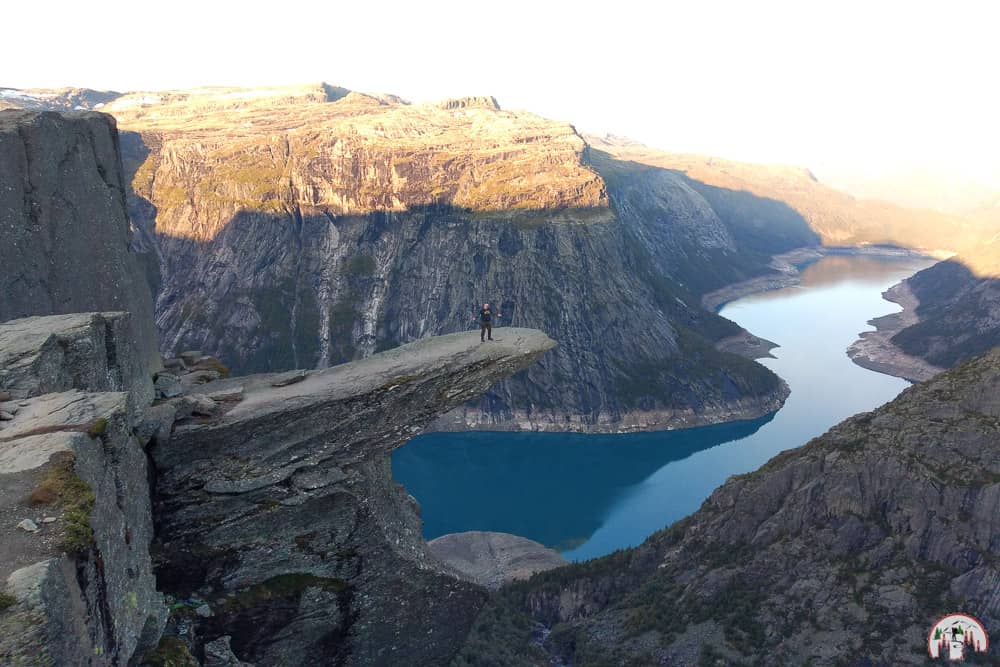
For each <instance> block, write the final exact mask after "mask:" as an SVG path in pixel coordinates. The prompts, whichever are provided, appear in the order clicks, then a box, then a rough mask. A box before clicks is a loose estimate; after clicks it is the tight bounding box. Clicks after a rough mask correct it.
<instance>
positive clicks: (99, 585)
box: [0, 313, 166, 666]
mask: <svg viewBox="0 0 1000 667" xmlns="http://www.w3.org/2000/svg"><path fill="white" fill-rule="evenodd" d="M134 329H135V327H133V326H130V318H129V316H128V315H127V314H125V313H99V314H94V313H92V314H71V315H52V316H47V317H29V318H25V319H21V320H12V321H9V322H5V323H2V324H0V415H2V416H3V418H2V419H0V517H2V518H3V530H4V538H3V540H0V588H3V589H6V590H5V593H6V594H7V595H11V596H12V597H11V600H13V604H12V605H11V606H9V607H7V608H5V609H3V610H0V663H3V664H5V665H53V666H55V665H125V664H130V663H129V661H130V660H132V659H133V658H138V657H139V656H141V655H142V654H143V653H144V652H145V651H146V650H147V649H149V648H152V646H154V645H155V643H156V640H157V639H158V638H159V635H160V630H161V629H162V628H163V624H164V622H165V620H166V608H165V606H164V604H163V599H162V596H161V595H160V594H159V593H158V592H157V590H156V583H155V581H154V578H153V568H152V562H151V559H150V555H149V545H150V543H151V542H152V539H153V521H152V513H151V510H150V490H149V486H148V482H147V480H148V469H147V464H146V454H145V452H144V451H143V449H142V446H141V445H140V444H139V442H138V441H137V440H136V438H135V437H134V435H133V432H132V424H133V422H134V421H135V419H136V413H137V409H139V408H140V407H145V404H144V403H143V404H141V406H139V405H137V400H141V397H142V396H143V395H144V393H145V388H144V386H143V385H148V384H149V379H148V376H146V375H145V374H143V375H141V376H137V375H136V373H135V371H136V369H141V368H143V366H144V363H145V359H144V358H143V357H142V355H141V354H140V352H139V349H138V346H137V345H135V344H134V340H133V338H132V336H133V332H134ZM25 522H27V523H25Z"/></svg>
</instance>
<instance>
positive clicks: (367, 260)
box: [344, 255, 377, 277]
mask: <svg viewBox="0 0 1000 667" xmlns="http://www.w3.org/2000/svg"><path fill="white" fill-rule="evenodd" d="M376 268H377V266H376V264H375V258H374V257H372V256H371V255H355V256H354V257H351V258H350V259H349V260H347V261H346V262H344V275H346V276H348V277H353V276H370V275H372V274H373V273H375V269H376Z"/></svg>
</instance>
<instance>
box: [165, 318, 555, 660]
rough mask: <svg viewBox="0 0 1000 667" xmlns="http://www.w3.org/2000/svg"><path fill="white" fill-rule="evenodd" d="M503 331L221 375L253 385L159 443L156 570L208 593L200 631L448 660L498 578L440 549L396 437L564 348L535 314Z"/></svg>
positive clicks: (275, 653) (257, 641)
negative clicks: (434, 550)
mask: <svg viewBox="0 0 1000 667" xmlns="http://www.w3.org/2000/svg"><path fill="white" fill-rule="evenodd" d="M497 338H498V340H496V341H494V342H492V343H485V344H482V343H480V342H479V338H478V336H477V335H476V334H474V333H466V334H453V335H450V336H443V337H437V338H426V339H421V340H419V341H416V342H414V343H410V344H408V345H405V346H403V347H400V348H397V349H394V350H390V351H387V352H383V353H380V354H376V355H374V356H373V357H371V358H369V359H366V360H363V361H357V362H353V363H349V364H344V365H341V366H337V367H333V368H330V369H327V370H323V371H313V372H310V373H304V374H298V375H296V376H295V379H297V381H295V382H291V383H289V382H288V380H289V376H288V375H287V374H285V375H259V376H248V377H241V378H235V379H233V380H228V381H226V380H220V381H216V382H212V383H210V384H209V385H207V386H206V390H208V389H209V388H210V389H211V390H212V391H214V392H215V393H216V394H221V393H225V392H226V391H227V390H229V389H231V388H232V387H234V386H236V385H238V386H239V387H240V388H241V392H242V393H241V394H240V396H241V398H239V399H237V401H236V402H233V403H230V404H229V405H227V406H226V408H225V409H224V410H223V411H222V413H221V414H219V415H217V416H215V417H211V418H195V419H192V420H190V421H189V422H187V423H183V422H182V423H180V424H179V425H177V426H175V429H174V433H173V435H172V436H171V438H170V440H169V442H167V443H161V444H156V445H155V446H154V447H153V449H152V454H153V458H154V460H155V462H156V469H157V481H156V505H155V515H156V522H157V534H158V539H157V546H156V548H155V551H156V554H157V562H158V570H157V574H158V580H159V583H160V585H161V587H162V588H163V590H164V591H166V592H168V593H170V594H173V595H175V596H177V597H181V598H187V597H189V596H191V595H192V594H197V595H199V596H201V598H202V599H204V600H206V601H207V602H208V605H209V606H210V609H211V615H207V616H206V617H205V618H203V619H201V620H198V621H197V622H196V634H197V636H198V637H199V638H201V639H202V640H205V641H211V640H214V639H216V638H218V637H222V636H228V637H231V645H232V648H233V651H234V652H235V654H236V655H237V656H238V657H239V658H240V659H243V660H248V661H250V662H253V663H255V664H257V665H258V667H261V666H266V665H285V664H296V665H298V664H302V665H304V664H357V665H367V664H406V665H438V664H442V663H443V662H446V661H447V660H448V659H449V658H450V657H451V656H452V655H453V654H454V651H455V650H456V647H457V645H458V643H460V641H461V639H462V637H464V635H465V634H466V633H467V632H468V628H469V623H470V622H471V619H472V616H473V615H474V612H475V610H476V609H478V607H479V605H480V604H481V603H482V601H483V599H484V592H483V590H482V589H481V588H479V587H478V586H475V585H472V584H469V583H466V582H465V581H462V580H459V579H458V578H456V577H455V576H454V575H453V574H451V573H450V571H449V570H448V569H447V568H446V567H445V566H444V565H442V564H441V563H440V562H439V561H438V560H437V559H436V558H435V557H434V556H432V555H431V554H430V553H428V551H427V550H426V544H425V543H424V541H423V538H422V537H421V530H420V521H419V519H418V517H417V514H416V511H415V509H416V507H415V503H414V501H413V499H412V498H410V497H409V496H408V495H406V494H405V493H404V492H403V491H402V489H401V487H399V486H398V485H397V484H395V483H394V482H393V481H392V478H391V471H390V466H389V453H390V452H391V451H392V450H393V449H395V448H396V447H398V446H399V445H401V444H402V443H403V442H405V441H406V440H408V439H409V438H411V437H412V436H413V435H415V434H416V433H418V432H419V431H420V430H421V428H422V426H424V425H425V424H426V423H427V422H428V421H430V420H431V419H432V418H433V417H435V416H436V415H437V414H439V413H440V412H442V411H444V410H446V409H448V408H451V407H454V406H455V405H458V404H459V403H461V402H463V401H465V400H468V399H469V398H472V397H474V396H476V395H478V394H480V393H482V392H484V391H486V390H487V389H488V388H489V387H490V386H491V385H493V384H494V383H495V382H496V381H498V380H500V379H502V378H504V377H507V376H509V375H511V374H513V373H515V372H517V371H518V370H521V369H523V368H526V367H528V366H529V365H531V364H532V363H533V362H534V361H535V360H536V359H537V358H538V357H539V356H540V355H541V354H542V353H544V352H545V351H547V350H549V349H550V348H552V347H553V346H554V343H553V342H552V341H551V340H550V339H549V338H547V337H546V336H545V335H544V334H542V333H540V332H537V331H532V330H527V329H515V328H510V329H504V330H503V335H502V336H499V337H497Z"/></svg>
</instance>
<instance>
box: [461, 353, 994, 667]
mask: <svg viewBox="0 0 1000 667" xmlns="http://www.w3.org/2000/svg"><path fill="white" fill-rule="evenodd" d="M998 516H1000V348H996V349H994V350H992V351H991V352H988V353H987V354H986V355H985V356H982V357H979V358H977V359H974V360H972V361H969V362H966V363H964V364H962V365H960V366H958V367H956V368H954V369H952V370H950V371H946V372H944V373H941V374H939V375H937V376H936V377H934V378H932V379H930V380H928V381H926V382H924V383H922V384H919V385H915V386H914V387H911V388H909V389H907V390H906V391H904V392H903V393H902V394H900V396H899V397H898V398H896V399H895V400H894V401H892V402H890V403H888V404H886V405H885V406H883V407H881V408H879V409H877V410H874V411H872V412H868V413H862V414H859V415H857V416H854V417H852V418H850V419H848V420H846V421H844V422H843V423H841V424H839V425H838V426H836V427H834V428H833V429H831V430H830V432H828V433H827V434H826V435H824V436H822V437H819V438H816V439H814V440H813V441H811V442H810V443H808V444H807V445H805V446H804V447H801V448H799V449H795V450H790V451H787V452H783V453H781V454H779V455H778V456H776V457H775V458H774V459H772V460H771V461H769V462H768V463H767V464H765V465H764V466H763V467H762V468H761V469H760V470H758V471H756V472H753V473H750V474H747V475H740V476H736V477H733V478H730V479H729V480H728V481H727V482H726V483H725V484H724V485H723V486H721V487H720V488H719V489H717V490H716V491H715V492H714V493H713V494H712V496H711V497H710V498H709V499H708V500H707V501H706V502H705V503H704V505H703V506H702V507H701V509H699V510H698V511H697V512H696V513H695V514H693V515H692V516H691V517H689V518H687V519H684V520H682V521H680V522H678V523H677V524H675V525H674V526H672V527H670V528H669V529H666V530H664V531H662V532H660V533H658V534H656V535H654V536H653V537H651V538H650V539H648V540H647V541H646V542H645V543H644V544H643V545H641V546H640V547H638V548H636V549H630V550H626V551H623V552H619V553H616V554H613V555H611V556H608V557H605V558H601V559H597V560H594V561H590V562H588V563H583V564H574V565H570V566H567V567H564V568H560V569H557V570H553V571H551V572H545V573H542V574H539V575H536V576H535V577H533V578H532V579H531V580H530V581H528V582H525V583H515V584H512V585H511V586H510V587H508V588H507V589H505V590H504V591H502V592H501V593H499V594H498V595H497V596H496V597H495V598H494V599H493V600H492V601H491V603H490V605H489V606H488V608H486V609H484V611H483V612H482V614H481V615H480V617H479V619H478V620H477V622H476V626H475V628H476V630H475V631H474V632H473V633H472V635H470V638H469V640H468V643H467V645H466V648H465V650H464V652H463V654H462V655H461V656H459V658H458V659H456V662H455V664H471V663H474V662H476V661H479V662H489V661H490V659H491V658H497V656H503V657H502V662H503V664H505V665H517V664H535V665H541V664H550V661H552V660H555V661H557V662H559V663H561V664H580V665H587V664H605V663H615V664H618V663H628V662H633V663H641V664H695V663H698V662H699V661H701V662H702V663H703V664H740V663H741V662H746V663H757V662H759V663H766V664H771V663H774V664H807V663H811V664H816V665H834V664H862V663H866V664H894V665H900V664H924V662H925V661H926V659H927V654H926V638H927V633H928V631H929V629H930V628H931V627H932V626H933V624H934V623H935V621H936V620H937V619H938V618H939V617H940V616H942V615H943V614H945V613H947V612H951V611H955V610H961V611H964V612H967V613H971V614H973V615H975V616H976V617H978V618H979V619H980V620H982V621H983V622H984V624H985V626H986V627H987V628H993V627H997V626H998V624H1000V607H998V606H997V595H998V588H997V581H1000V568H998V565H997V561H996V554H997V545H998V543H1000V523H998V520H997V517H998ZM533 623H538V624H541V625H542V629H543V631H539V628H538V627H536V626H535V625H533ZM549 631H550V632H549ZM539 637H543V638H544V640H542V641H541V642H539V639H538V638H539ZM997 655H1000V652H998V648H997V647H996V645H995V644H994V645H991V647H990V659H993V660H995V659H996V656H997Z"/></svg>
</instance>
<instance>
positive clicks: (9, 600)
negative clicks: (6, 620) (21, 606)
mask: <svg viewBox="0 0 1000 667" xmlns="http://www.w3.org/2000/svg"><path fill="white" fill-rule="evenodd" d="M15 604H17V598H16V597H14V596H13V595H11V594H10V593H0V611H4V610H6V609H9V608H10V607H13V606H14V605H15Z"/></svg>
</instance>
